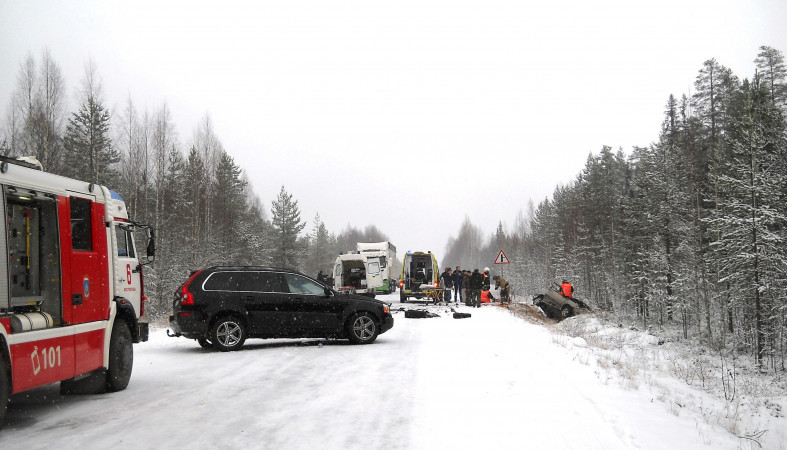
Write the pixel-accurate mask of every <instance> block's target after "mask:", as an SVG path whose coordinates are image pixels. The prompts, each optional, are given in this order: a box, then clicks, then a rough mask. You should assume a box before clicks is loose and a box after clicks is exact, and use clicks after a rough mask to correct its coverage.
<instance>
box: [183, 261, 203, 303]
mask: <svg viewBox="0 0 787 450" xmlns="http://www.w3.org/2000/svg"><path fill="white" fill-rule="evenodd" d="M201 272H202V271H201V270H198V271H196V272H194V275H192V276H191V277H190V278H189V279H188V281H186V283H184V284H183V286H182V287H181V288H180V304H181V305H193V304H194V294H192V293H191V292H190V291H189V285H190V284H191V282H192V281H194V278H195V277H196V276H197V275H199V274H200V273H201Z"/></svg>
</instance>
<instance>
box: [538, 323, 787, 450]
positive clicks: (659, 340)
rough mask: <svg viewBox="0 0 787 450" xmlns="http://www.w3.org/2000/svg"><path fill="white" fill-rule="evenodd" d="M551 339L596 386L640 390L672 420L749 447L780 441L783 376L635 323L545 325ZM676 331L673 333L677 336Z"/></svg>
mask: <svg viewBox="0 0 787 450" xmlns="http://www.w3.org/2000/svg"><path fill="white" fill-rule="evenodd" d="M547 328H551V329H552V330H554V332H555V335H554V337H553V341H554V342H555V343H557V344H560V345H562V346H564V347H566V348H567V349H568V350H569V351H571V352H572V354H573V355H574V358H575V359H576V360H577V361H579V362H581V363H582V364H585V365H588V366H591V367H594V369H595V371H596V374H597V376H598V377H599V378H600V379H602V380H604V382H607V383H608V382H613V383H618V384H620V385H621V386H623V387H625V388H627V389H639V390H641V391H645V392H648V393H649V394H650V395H651V396H652V398H653V399H654V400H655V401H659V402H661V403H663V404H664V405H665V408H666V409H667V410H668V411H669V412H670V413H672V414H674V415H676V416H691V417H693V418H695V420H697V423H698V427H699V426H700V425H699V424H700V423H706V424H709V425H714V426H715V425H718V426H721V427H723V428H724V429H726V430H727V431H728V432H730V433H732V434H734V435H736V436H738V437H740V438H741V442H742V443H743V444H742V445H744V446H746V445H747V443H748V444H750V445H752V446H753V447H754V448H759V446H760V445H762V448H782V447H781V446H782V443H784V442H787V420H785V417H784V411H785V408H787V393H786V391H785V383H787V380H785V379H784V376H783V374H779V373H776V374H774V373H761V372H758V371H757V370H755V369H754V364H753V362H752V361H751V360H750V359H749V358H744V357H740V356H738V357H736V358H732V357H730V356H729V352H727V353H724V352H716V353H715V354H713V353H712V352H710V351H709V350H708V349H707V348H706V347H704V346H703V345H698V344H692V343H690V342H688V341H684V340H672V339H668V338H667V336H670V335H671V334H669V333H667V332H664V333H663V334H660V335H659V336H655V335H653V334H651V332H649V331H640V330H639V329H637V328H636V327H635V326H629V327H624V326H622V325H619V324H614V325H613V324H609V323H605V322H604V321H602V320H600V319H599V318H598V317H597V316H595V315H592V314H585V315H579V316H575V317H571V318H568V319H566V320H564V321H562V322H560V323H557V324H552V325H547ZM677 333H678V332H675V334H677Z"/></svg>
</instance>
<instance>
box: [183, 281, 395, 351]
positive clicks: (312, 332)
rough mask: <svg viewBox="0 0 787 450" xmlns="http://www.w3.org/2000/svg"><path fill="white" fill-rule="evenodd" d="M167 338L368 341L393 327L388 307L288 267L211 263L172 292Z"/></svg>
mask: <svg viewBox="0 0 787 450" xmlns="http://www.w3.org/2000/svg"><path fill="white" fill-rule="evenodd" d="M172 310H173V313H172V315H171V316H170V318H169V327H170V328H171V329H172V331H174V334H170V336H175V337H177V336H185V337H187V338H190V339H196V340H197V341H198V342H199V344H200V345H201V346H203V347H209V346H211V345H213V346H215V347H216V348H217V349H219V350H221V351H230V350H237V349H239V348H240V347H241V346H242V345H243V342H244V341H245V340H246V338H310V337H320V338H345V339H349V340H350V341H351V342H352V343H355V344H369V343H372V342H374V340H375V339H377V336H378V335H379V334H380V333H385V332H386V331H388V330H390V329H391V327H393V323H394V319H393V317H392V316H391V313H390V311H389V309H388V305H387V304H386V303H384V302H381V301H379V300H373V299H370V298H368V297H361V296H356V295H343V294H338V293H337V292H336V291H334V290H332V289H331V288H329V287H327V286H325V285H323V284H321V283H319V282H318V281H315V280H313V279H312V278H309V277H307V276H306V275H303V274H301V273H299V272H296V271H293V270H288V269H275V268H268V267H211V268H208V269H204V270H200V271H197V272H194V273H193V274H192V275H191V277H189V279H188V280H187V281H186V282H185V283H184V284H183V285H182V286H181V287H180V288H178V290H177V291H175V301H174V302H173V304H172Z"/></svg>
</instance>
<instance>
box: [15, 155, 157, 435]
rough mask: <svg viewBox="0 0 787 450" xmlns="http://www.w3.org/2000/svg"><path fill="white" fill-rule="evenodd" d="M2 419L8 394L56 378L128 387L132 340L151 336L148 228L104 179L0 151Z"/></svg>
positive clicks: (65, 385) (86, 385)
mask: <svg viewBox="0 0 787 450" xmlns="http://www.w3.org/2000/svg"><path fill="white" fill-rule="evenodd" d="M0 210H2V211H3V214H4V217H5V220H0V424H2V421H3V419H4V418H5V414H6V407H7V403H8V399H9V397H10V395H11V394H16V393H19V392H23V391H26V390H29V389H33V388H36V387H39V386H43V385H46V384H50V383H55V382H60V390H61V392H62V393H64V394H87V393H90V394H92V393H100V392H104V391H119V390H122V389H125V388H126V386H127V385H128V383H129V380H130V378H131V369H132V365H133V347H132V343H137V342H142V341H146V340H147V339H148V324H147V321H146V320H145V312H144V311H145V300H146V297H145V292H144V285H143V277H142V264H143V262H141V261H140V259H139V258H138V253H137V249H136V247H135V245H134V241H135V239H134V236H135V234H136V233H139V232H142V233H144V234H145V235H146V236H145V237H146V239H147V242H148V245H147V247H148V248H147V257H146V258H144V260H145V261H144V263H147V262H150V261H151V260H152V259H151V258H152V256H153V254H154V244H153V236H152V230H151V228H150V227H148V226H145V225H141V224H138V223H136V222H133V221H131V220H129V218H128V213H127V212H126V205H125V203H124V202H123V199H122V198H121V197H120V196H119V195H118V194H117V193H115V192H113V191H110V190H109V189H107V188H106V187H104V186H99V185H96V184H93V183H87V182H83V181H77V180H74V179H70V178H65V177H61V176H59V175H54V174H51V173H46V172H44V171H42V170H41V165H40V164H38V163H37V161H35V160H34V159H32V158H25V159H24V160H23V159H15V158H9V157H0Z"/></svg>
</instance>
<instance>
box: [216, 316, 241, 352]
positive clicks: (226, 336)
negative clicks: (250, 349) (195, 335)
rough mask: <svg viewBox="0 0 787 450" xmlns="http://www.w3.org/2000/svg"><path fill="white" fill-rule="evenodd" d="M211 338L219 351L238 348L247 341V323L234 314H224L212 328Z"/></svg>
mask: <svg viewBox="0 0 787 450" xmlns="http://www.w3.org/2000/svg"><path fill="white" fill-rule="evenodd" d="M209 340H210V341H211V342H213V345H214V346H215V347H216V348H217V349H219V351H222V352H229V351H233V350H238V349H239V348H241V346H243V342H244V341H246V325H244V324H243V321H241V320H238V319H237V318H236V317H234V316H222V317H220V318H219V319H218V320H217V321H216V323H214V324H213V327H212V328H211V329H210V339H209Z"/></svg>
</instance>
